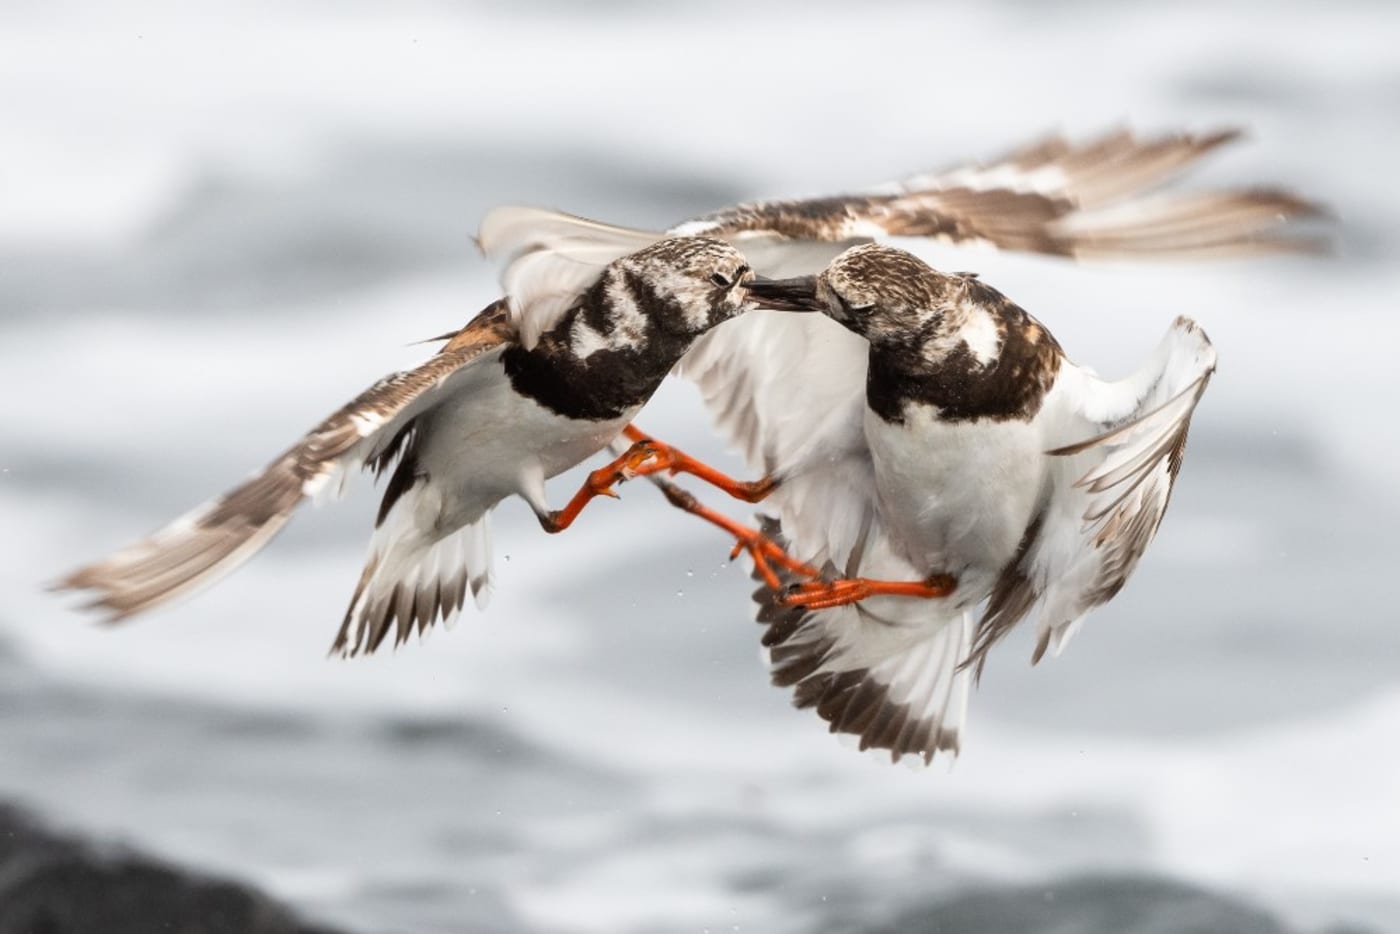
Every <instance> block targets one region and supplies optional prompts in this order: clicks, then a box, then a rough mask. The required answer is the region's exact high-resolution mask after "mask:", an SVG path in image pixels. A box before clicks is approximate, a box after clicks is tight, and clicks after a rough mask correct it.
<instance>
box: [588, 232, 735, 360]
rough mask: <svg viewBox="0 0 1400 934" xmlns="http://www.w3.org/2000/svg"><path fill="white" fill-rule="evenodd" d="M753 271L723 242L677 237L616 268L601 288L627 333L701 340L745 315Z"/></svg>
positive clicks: (631, 256) (632, 256)
mask: <svg viewBox="0 0 1400 934" xmlns="http://www.w3.org/2000/svg"><path fill="white" fill-rule="evenodd" d="M752 279H753V271H752V270H751V269H750V268H749V262H748V260H747V259H745V258H744V255H743V254H742V253H740V252H739V251H738V250H736V249H735V248H734V247H732V246H730V245H729V244H728V243H725V242H724V241H723V240H714V239H711V238H709V237H672V238H670V239H668V240H662V241H660V242H659V243H654V244H652V245H651V246H649V247H646V248H645V249H642V250H638V251H637V252H635V253H632V254H629V255H627V256H624V257H622V258H621V259H619V260H616V261H614V262H613V263H611V264H610V265H609V266H608V267H607V269H606V270H604V272H603V277H602V281H601V282H600V283H599V288H600V289H601V290H602V295H603V299H604V305H605V307H606V308H607V310H608V311H609V313H610V317H612V318H613V319H614V321H615V322H616V324H617V325H618V326H619V328H621V330H622V331H623V332H624V333H626V332H628V331H629V330H630V331H634V332H640V331H642V330H645V329H647V328H646V327H645V325H647V324H650V325H651V327H654V328H656V329H657V330H658V331H661V332H664V333H669V334H676V335H691V336H696V335H700V334H703V333H705V332H706V331H708V330H709V329H710V328H712V327H714V326H715V325H717V324H720V323H722V322H724V321H728V320H729V319H730V318H732V317H734V316H735V315H737V314H739V313H740V312H742V311H743V310H744V308H745V304H746V300H747V292H746V287H747V285H748V284H749V283H750V282H751V281H752Z"/></svg>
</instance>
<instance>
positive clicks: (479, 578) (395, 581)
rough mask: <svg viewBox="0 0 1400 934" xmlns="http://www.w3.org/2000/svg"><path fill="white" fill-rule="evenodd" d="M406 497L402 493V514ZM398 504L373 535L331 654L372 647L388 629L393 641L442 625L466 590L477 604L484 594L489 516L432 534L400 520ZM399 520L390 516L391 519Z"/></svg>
mask: <svg viewBox="0 0 1400 934" xmlns="http://www.w3.org/2000/svg"><path fill="white" fill-rule="evenodd" d="M412 499H413V497H412V496H411V495H410V496H409V497H405V500H404V501H403V505H402V506H401V507H400V508H402V509H404V512H405V513H406V514H411V512H412ZM398 513H399V509H395V510H394V511H393V513H391V516H390V521H389V522H387V523H385V524H384V525H383V526H381V528H380V529H379V530H378V531H376V532H375V535H374V538H373V539H372V540H371V542H370V557H369V559H368V561H366V563H365V568H364V571H363V572H362V573H361V574H360V580H359V583H358V584H356V586H355V593H354V595H353V596H352V597H351V598H350V605H349V607H347V608H346V610H345V617H344V619H343V620H342V621H341V624H340V631H339V632H338V633H337V634H336V637H335V641H334V643H332V645H331V654H332V655H340V656H344V657H351V656H355V655H361V654H368V653H370V652H374V651H375V650H377V649H378V648H379V647H380V646H381V645H382V644H383V643H384V641H385V640H386V639H387V638H388V637H389V633H390V632H391V631H392V632H393V634H394V646H395V647H398V646H400V645H402V644H403V643H405V642H407V641H408V639H409V637H410V636H412V635H413V634H414V632H415V631H416V632H417V633H418V635H419V636H420V637H421V636H422V635H423V634H424V633H426V632H427V631H428V629H430V628H431V627H432V625H433V624H434V623H436V622H437V621H438V620H441V621H442V622H443V623H444V625H448V624H450V623H451V622H452V620H453V619H454V618H455V617H456V615H457V614H458V613H459V612H460V611H461V609H462V608H463V606H464V605H465V604H466V597H467V591H468V590H470V591H471V594H472V597H473V598H474V599H475V602H476V604H477V606H478V607H485V606H486V604H487V601H488V600H489V599H490V594H491V529H490V516H489V515H486V516H482V517H481V518H480V519H478V520H477V521H476V522H474V523H472V524H470V525H466V526H463V527H461V528H459V529H457V530H456V531H454V532H452V533H451V534H449V535H447V536H444V537H442V538H438V539H435V540H434V539H431V538H428V537H426V536H424V535H423V534H421V533H420V532H419V531H418V530H417V529H415V528H413V527H412V526H410V525H408V524H407V522H408V521H411V516H409V518H408V519H403V518H400V516H399V515H398ZM396 519H397V520H399V521H395V520H396Z"/></svg>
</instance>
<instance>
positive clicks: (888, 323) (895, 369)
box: [751, 244, 1216, 758]
mask: <svg viewBox="0 0 1400 934" xmlns="http://www.w3.org/2000/svg"><path fill="white" fill-rule="evenodd" d="M751 295H752V297H753V298H754V299H755V301H756V303H757V306H758V307H760V308H764V307H770V308H784V309H789V310H797V309H801V310H812V311H820V312H822V313H823V314H825V315H827V316H829V317H830V318H831V319H832V320H834V321H836V322H838V323H839V324H840V325H842V326H843V327H845V328H846V329H847V330H849V331H850V332H851V333H853V334H855V335H857V336H858V337H859V338H861V339H863V340H864V341H865V342H866V345H867V350H866V354H867V357H866V372H867V374H868V376H867V380H866V383H865V387H864V392H863V393H862V397H863V398H862V402H863V405H861V406H860V407H859V409H858V410H857V411H854V412H852V413H851V416H852V417H850V418H849V419H848V420H847V421H846V422H845V423H844V424H843V425H841V426H840V431H841V433H840V434H839V435H838V434H835V433H833V434H829V435H828V436H827V437H826V438H825V439H824V441H825V447H826V449H827V456H828V458H829V457H831V456H838V457H840V458H843V459H844V460H845V463H844V464H843V465H842V466H843V469H844V470H845V471H846V472H847V474H848V475H849V476H851V477H857V476H858V477H859V478H860V480H859V482H853V483H851V484H849V485H846V486H843V487H841V488H839V489H838V490H833V491H830V492H829V494H828V504H829V505H828V507H827V508H828V510H832V511H839V512H840V513H842V514H844V515H846V516H849V517H850V520H849V521H850V522H851V523H852V524H853V525H855V539H854V541H853V543H852V545H851V547H850V548H849V550H846V552H845V563H844V565H843V566H842V570H841V573H842V575H843V576H842V577H840V578H838V579H836V580H819V579H812V578H810V577H809V578H808V579H795V580H794V582H793V584H792V586H791V587H790V588H789V589H788V590H787V591H786V592H785V593H781V594H770V595H765V596H764V597H763V601H764V602H765V603H766V605H767V607H768V612H769V615H770V616H775V617H777V619H776V620H775V624H773V625H770V628H769V634H770V642H771V643H772V645H771V647H772V648H773V650H774V652H775V655H776V656H777V657H778V659H779V662H778V665H777V667H776V669H775V676H777V677H780V678H782V679H784V680H791V681H792V683H795V684H796V685H797V686H798V691H799V695H801V696H802V698H803V699H808V695H813V694H815V696H813V697H811V698H810V700H811V704H812V705H813V706H815V707H816V708H817V710H818V712H819V713H823V715H824V716H826V718H827V719H828V720H829V721H830V722H831V724H832V726H833V727H834V728H836V729H838V730H843V731H850V732H853V733H856V734H857V735H859V736H860V737H861V739H862V742H863V743H865V744H866V745H868V746H873V747H876V748H884V749H889V750H890V751H891V754H892V755H893V756H895V757H896V758H898V757H899V756H900V755H902V754H904V753H906V752H909V753H916V754H919V755H923V756H924V757H925V758H931V757H932V755H933V754H934V753H935V752H936V751H937V750H938V749H940V748H956V744H957V742H958V734H959V731H960V723H958V722H954V720H955V716H953V715H956V716H961V714H962V713H963V711H964V710H965V708H966V693H967V680H968V676H967V673H966V672H967V670H968V669H969V668H972V669H974V670H976V669H980V667H981V665H982V664H983V663H984V662H985V660H986V655H987V652H988V650H990V648H991V647H992V646H993V645H994V644H995V643H996V642H997V641H998V640H999V639H1000V638H1001V637H1002V636H1004V635H1005V634H1006V633H1007V632H1009V631H1010V630H1011V628H1012V627H1013V626H1014V625H1016V624H1017V623H1018V622H1019V621H1021V620H1022V619H1024V618H1026V617H1034V618H1036V619H1037V620H1038V626H1039V639H1038V643H1037V646H1036V650H1035V655H1034V659H1035V660H1039V658H1040V657H1041V655H1042V654H1043V653H1044V652H1045V651H1046V649H1047V648H1053V650H1054V651H1056V652H1058V651H1059V650H1060V649H1061V648H1062V647H1063V645H1064V644H1065V642H1066V641H1067V640H1068V639H1069V637H1070V635H1071V634H1072V633H1073V632H1074V630H1075V629H1076V627H1078V625H1079V624H1080V622H1081V621H1082V620H1083V618H1084V615H1085V614H1086V613H1087V612H1088V611H1089V610H1090V609H1092V608H1093V607H1095V606H1097V605H1099V604H1102V603H1104V602H1106V601H1108V600H1109V599H1111V598H1112V597H1113V596H1114V595H1115V594H1117V593H1118V591H1119V590H1120V589H1121V588H1122V586H1123V584H1124V583H1125V582H1126V581H1127V579H1128V576H1129V575H1130V574H1131V573H1132V571H1133V569H1134V568H1135V567H1136V566H1137V563H1138V560H1139V559H1140V558H1141V557H1142V554H1143V552H1144V550H1145V549H1146V548H1147V545H1148V544H1149V543H1150V542H1151V540H1152V537H1153V535H1154V534H1155V533H1156V531H1157V528H1158V526H1159V525H1160V523H1161V521H1162V517H1163V515H1164V514H1165V512H1166V508H1167V502H1168V500H1169V499H1170V496H1171V489H1172V484H1173V482H1174V481H1175V479H1176V476H1177V473H1178V471H1179V470H1180V468H1181V461H1182V456H1183V454H1184V451H1185V445H1186V434H1187V429H1188V428H1189V426H1190V420H1191V415H1192V413H1193V412H1194V411H1195V407H1196V403H1197V402H1198V401H1199V400H1200V398H1201V394H1202V393H1203V392H1204V391H1205V388H1206V385H1207V383H1208V382H1209V381H1210V376H1211V373H1212V372H1214V370H1215V360H1216V357H1215V351H1214V349H1213V348H1212V347H1211V344H1210V341H1209V340H1207V339H1206V336H1205V333H1204V332H1203V331H1202V330H1201V329H1200V328H1199V327H1198V326H1197V325H1196V324H1195V323H1194V322H1192V321H1190V320H1188V319H1186V318H1178V319H1177V321H1176V322H1175V323H1174V324H1173V326H1172V328H1171V330H1170V331H1169V332H1168V333H1167V336H1166V338H1165V339H1164V340H1163V341H1162V343H1161V345H1160V346H1159V347H1158V348H1157V351H1156V352H1155V353H1154V354H1153V355H1152V356H1151V358H1149V360H1148V361H1147V362H1146V363H1145V364H1144V365H1143V366H1142V367H1141V368H1140V369H1138V370H1137V372H1135V373H1134V374H1133V375H1132V376H1130V377H1128V378H1127V379H1124V380H1121V381H1118V382H1106V381H1104V380H1101V379H1099V378H1098V377H1097V376H1095V375H1094V373H1093V371H1091V370H1088V369H1085V368H1082V367H1079V366H1077V365H1075V364H1074V363H1073V362H1071V361H1070V360H1069V358H1068V357H1067V356H1066V355H1065V353H1064V351H1063V350H1062V349H1061V347H1060V345H1059V344H1058V343H1057V342H1056V340H1055V338H1054V337H1053V336H1051V334H1050V332H1049V331H1048V330H1047V329H1046V328H1045V326H1044V325H1043V324H1041V323H1040V322H1039V321H1037V320H1036V319H1035V318H1033V317H1031V316H1030V315H1029V314H1027V313H1026V312H1025V311H1023V310H1022V309H1021V308H1020V307H1018V306H1017V305H1015V304H1013V303H1012V302H1011V301H1010V300H1008V299H1007V298H1006V297H1005V296H1004V295H1002V294H1001V293H1000V292H998V291H997V290H996V289H994V288H992V287H991V286H989V285H987V284H985V283H983V282H982V281H981V280H979V279H977V278H976V277H974V276H968V275H948V274H945V273H941V272H938V271H936V270H934V269H932V268H931V267H929V266H928V265H926V264H925V263H923V262H922V261H921V260H919V259H918V258H916V257H914V256H912V255H910V254H909V253H906V252H904V251H902V250H897V249H894V248H892V247H888V246H883V245H880V244H867V245H863V246H858V247H853V248H851V249H849V250H847V251H846V252H845V253H842V254H841V255H840V256H838V257H837V258H836V259H835V260H834V261H833V262H832V263H831V265H830V266H828V267H827V268H826V269H825V270H823V271H822V272H821V273H820V274H819V275H816V276H805V277H800V278H796V279H790V280H785V281H766V282H758V283H755V285H754V288H753V290H752V292H751ZM831 466H832V465H831V464H830V463H829V462H828V463H827V464H826V465H823V467H822V468H821V469H823V470H829V469H831ZM790 469H796V470H797V471H798V472H799V473H800V468H790ZM835 500H839V503H837V502H833V501H835ZM790 512H791V509H784V510H783V511H782V516H783V519H784V525H785V526H786V525H787V522H786V519H787V517H788V515H789V513H790ZM801 521H802V520H801V519H800V518H799V519H798V520H797V523H794V524H800V523H801ZM817 521H820V519H818V520H817ZM809 524H810V523H809ZM778 534H779V535H781V534H782V533H781V532H779V533H778ZM817 534H818V535H820V534H821V533H820V532H818V533H817ZM844 545H845V542H844V541H843V540H842V539H841V537H840V535H839V534H838V535H831V534H830V532H828V534H827V538H826V541H825V542H824V543H823V547H822V548H820V549H818V553H821V552H825V554H826V556H827V559H828V560H831V559H832V558H834V557H835V556H836V555H837V554H838V553H840V551H841V550H842V546H844ZM809 547H810V546H809ZM798 554H799V555H802V554H805V552H802V551H799V552H798ZM785 576H787V577H789V578H791V577H792V575H791V574H790V573H787V574H785ZM890 596H896V597H902V598H908V597H924V598H933V597H938V598H944V599H940V600H934V601H929V602H928V603H927V604H926V605H924V606H918V605H911V603H910V601H908V600H907V599H901V600H889V599H883V600H882V599H880V598H881V597H890ZM858 602H859V606H852V605H853V604H857V603H858ZM842 608H848V609H849V610H853V611H854V612H849V611H842ZM979 608H980V609H979ZM823 611H827V612H823ZM921 643H928V644H927V645H925V644H921ZM935 645H936V646H937V650H938V653H939V654H938V662H937V663H935V664H931V665H922V666H920V667H918V668H917V669H912V670H911V669H909V668H908V667H907V663H908V658H909V656H910V654H911V653H912V654H914V655H919V654H921V653H923V652H930V653H931V652H932V650H933V646H935ZM901 671H902V672H904V673H905V676H904V677H902V678H901V677H900V675H899V672H901ZM855 672H859V674H858V675H857V674H855ZM882 675H883V676H884V677H882ZM804 692H805V693H804ZM950 714H951V715H950Z"/></svg>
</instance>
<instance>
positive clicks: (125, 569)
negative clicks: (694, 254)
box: [54, 301, 514, 621]
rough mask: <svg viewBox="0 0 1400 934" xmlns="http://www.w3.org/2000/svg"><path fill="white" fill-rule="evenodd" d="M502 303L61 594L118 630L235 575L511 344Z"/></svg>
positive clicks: (376, 462)
mask: <svg viewBox="0 0 1400 934" xmlns="http://www.w3.org/2000/svg"><path fill="white" fill-rule="evenodd" d="M513 333H514V332H513V330H512V329H511V327H510V323H509V317H508V315H507V314H505V313H504V302H503V301H498V302H495V303H493V304H492V305H491V306H489V307H488V308H487V309H486V310H485V311H483V312H482V313H481V314H480V315H478V316H477V317H476V318H474V319H473V320H472V322H471V323H469V324H468V325H467V326H466V327H465V328H463V329H462V330H461V331H460V332H458V333H457V335H456V336H455V337H453V339H452V341H451V342H450V343H449V344H448V345H447V346H446V347H444V348H443V349H442V351H441V352H440V353H438V354H437V355H436V356H434V357H432V358H431V359H430V360H428V361H427V362H426V363H424V364H423V365H422V366H419V367H417V368H415V369H412V370H406V371H404V372H401V373H395V374H393V375H391V376H387V377H385V378H384V379H382V380H380V381H379V382H377V383H375V384H374V385H373V386H371V387H370V388H369V389H367V390H365V391H364V392H362V393H361V394H360V395H358V396H356V397H355V399H353V400H352V401H351V402H349V403H347V404H346V405H345V406H343V407H342V408H340V409H339V410H338V411H336V412H335V413H334V414H332V415H331V416H330V417H329V418H327V419H325V420H324V421H322V422H321V423H320V424H319V425H317V426H316V427H315V428H313V429H312V430H311V431H309V432H308V433H307V434H306V435H305V436H304V437H303V438H302V439H301V441H299V442H297V444H295V445H294V446H292V447H291V448H289V449H288V450H287V451H286V452H285V453H283V454H282V455H281V456H280V457H278V458H277V459H276V460H274V461H272V463H270V464H269V465H268V466H267V467H266V468H264V469H263V470H261V471H259V472H258V473H256V474H254V475H253V476H252V477H251V478H249V479H248V480H246V481H244V482H243V483H241V484H239V485H238V486H236V487H234V488H233V489H232V490H230V491H229V492H228V493H225V494H224V495H223V496H221V497H219V498H218V499H215V500H213V501H211V502H209V503H206V504H204V505H202V506H200V507H198V508H197V509H195V510H194V511H192V512H190V513H188V514H187V515H185V516H183V517H182V518H180V519H177V520H176V521H175V522H172V523H171V524H170V525H168V526H167V527H165V528H164V529H162V530H160V531H159V532H156V533H155V534H154V535H152V536H150V537H149V538H146V539H143V540H142V541H139V542H135V543H133V544H131V545H128V546H127V547H126V548H123V549H122V550H121V551H119V552H117V553H116V554H114V555H112V556H111V557H109V558H106V559H105V560H102V561H99V562H96V563H94V564H90V565H87V566H86V567H82V568H79V569H78V570H76V571H74V572H72V573H71V574H69V575H68V576H67V577H65V578H63V579H62V580H60V581H59V582H57V583H56V584H55V585H54V589H59V590H64V589H67V590H88V591H93V592H95V594H96V596H95V598H94V599H93V600H92V601H91V602H90V603H89V604H88V606H89V607H92V608H100V609H104V610H107V611H108V612H109V616H108V619H109V621H117V620H121V619H124V618H126V617H128V616H131V615H133V614H135V613H139V612H141V611H143V610H146V609H149V608H151V607H153V606H155V605H157V604H159V603H163V602H165V601H166V600H169V599H171V598H173V597H175V596H177V595H179V594H181V593H183V592H185V591H187V590H189V589H190V588H192V587H194V586H197V585H199V584H203V583H208V582H211V581H213V580H214V579H216V578H217V577H219V576H222V575H223V574H226V573H228V572H229V571H232V570H233V569H234V568H236V567H238V566H239V565H240V564H242V563H243V562H244V561H246V560H247V559H248V558H250V557H252V555H253V554H254V553H256V552H257V551H258V550H259V549H260V548H262V546H264V545H265V544H267V542H269V541H270V540H271V539H272V537H273V536H274V535H276V534H277V532H278V531H280V530H281V528H282V527H283V526H284V525H285V524H286V522H287V520H288V519H289V518H290V517H291V514H292V511H293V510H294V509H295V508H296V507H297V506H298V505H299V504H300V503H301V502H302V501H303V500H304V499H306V498H307V497H308V496H311V495H315V494H316V493H319V492H321V490H322V489H323V488H325V487H327V486H328V485H330V484H332V483H334V482H336V480H337V479H338V476H339V475H341V474H343V473H344V472H345V471H346V470H347V469H349V468H352V467H354V466H357V465H363V464H368V465H371V466H373V467H375V469H376V470H380V469H382V468H383V467H384V465H385V464H387V463H388V462H389V461H390V460H392V459H393V457H394V456H395V454H396V453H397V452H398V450H399V446H400V445H402V444H403V443H404V440H405V439H406V438H407V437H408V436H409V435H410V434H411V417H410V418H408V419H405V416H411V414H412V413H411V412H410V409H411V408H413V407H415V404H416V403H418V402H419V401H420V400H422V399H424V398H425V397H426V396H428V395H429V394H430V393H431V392H432V391H433V390H435V389H437V388H438V387H440V386H442V385H443V383H444V382H445V381H446V380H447V379H448V378H449V377H451V376H452V374H453V373H455V372H457V371H458V370H460V369H461V368H462V367H464V366H466V365H468V364H470V363H471V362H473V361H474V360H476V359H478V358H480V357H481V356H482V355H483V354H485V353H487V352H488V351H490V350H491V349H493V348H495V347H498V346H501V345H502V344H504V343H506V342H508V341H509V340H511V339H512V336H513Z"/></svg>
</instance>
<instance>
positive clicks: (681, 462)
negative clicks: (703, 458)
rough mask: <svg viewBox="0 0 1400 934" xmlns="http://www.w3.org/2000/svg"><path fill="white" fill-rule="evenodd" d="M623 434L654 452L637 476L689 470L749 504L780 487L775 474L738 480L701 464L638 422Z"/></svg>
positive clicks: (637, 445)
mask: <svg viewBox="0 0 1400 934" xmlns="http://www.w3.org/2000/svg"><path fill="white" fill-rule="evenodd" d="M622 433H623V434H624V435H626V436H627V437H628V438H630V439H631V440H632V441H634V442H636V443H635V444H634V445H633V449H634V450H635V449H637V448H640V447H642V446H643V445H646V446H647V448H648V450H650V451H651V452H652V454H653V459H652V460H651V461H650V462H649V463H647V464H646V465H644V466H643V467H641V468H640V469H638V470H637V472H636V473H635V474H634V476H646V475H648V474H655V473H660V472H661V471H663V470H665V471H668V472H669V473H670V474H671V476H673V477H674V476H675V475H676V474H678V473H688V474H690V475H691V476H695V477H699V478H700V479H701V480H704V481H705V482H706V483H708V484H710V485H711V486H714V487H718V488H719V489H721V490H723V491H724V492H726V493H728V494H729V495H730V496H732V497H734V498H735V499H741V500H743V501H744V502H746V503H757V502H759V501H761V500H762V499H763V498H764V497H765V496H767V495H768V494H769V493H772V492H773V490H775V489H776V488H777V486H778V481H777V480H774V479H773V478H772V477H764V478H763V479H761V480H735V479H734V478H733V477H730V476H727V475H725V474H722V473H720V472H719V471H718V470H715V469H714V468H713V467H711V466H710V465H708V464H704V463H701V462H700V461H698V460H696V459H695V458H693V457H691V456H690V455H689V454H685V453H682V452H681V451H678V450H676V449H675V448H673V447H671V446H670V445H669V444H665V443H663V442H661V441H657V440H656V439H655V438H653V437H652V436H651V435H648V434H647V433H646V432H644V431H642V430H641V429H640V428H638V427H637V426H635V425H628V426H627V427H626V428H624V429H622Z"/></svg>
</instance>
